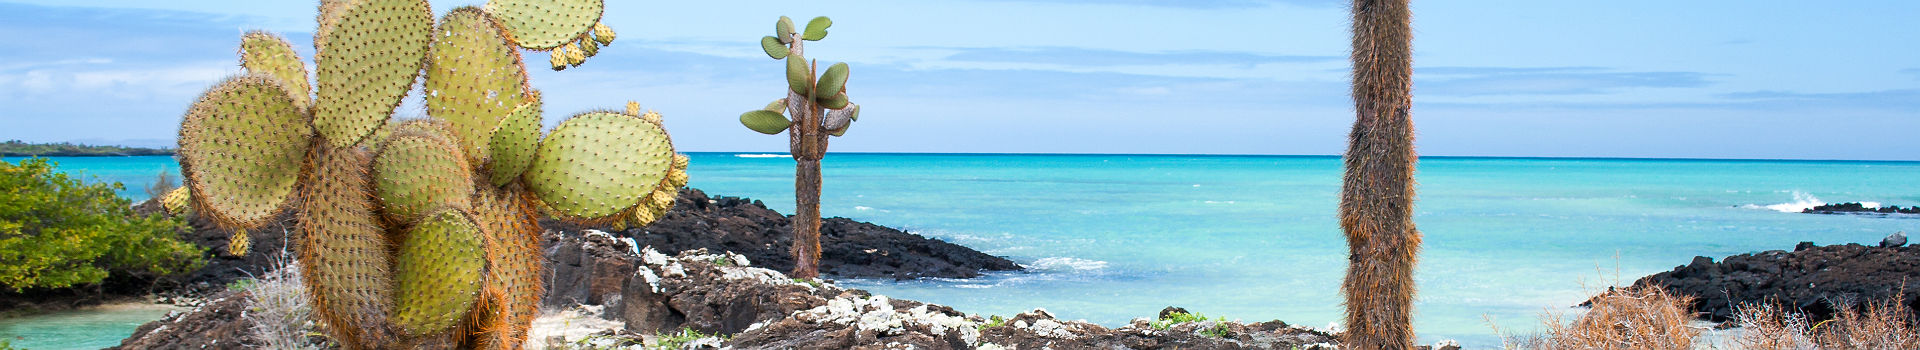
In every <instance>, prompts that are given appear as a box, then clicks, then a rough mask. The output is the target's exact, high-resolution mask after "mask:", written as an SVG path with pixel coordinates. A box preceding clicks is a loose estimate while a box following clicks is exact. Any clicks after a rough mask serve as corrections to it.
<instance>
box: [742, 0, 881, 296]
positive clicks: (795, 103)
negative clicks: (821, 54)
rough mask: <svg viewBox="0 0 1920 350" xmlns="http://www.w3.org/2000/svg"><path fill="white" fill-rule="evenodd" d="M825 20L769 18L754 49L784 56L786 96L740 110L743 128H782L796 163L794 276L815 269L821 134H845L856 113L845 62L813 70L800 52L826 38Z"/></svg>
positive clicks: (823, 138) (771, 130)
mask: <svg viewBox="0 0 1920 350" xmlns="http://www.w3.org/2000/svg"><path fill="white" fill-rule="evenodd" d="M831 26H833V20H831V19H827V18H826V17H814V18H813V20H811V21H807V27H806V29H805V30H803V31H800V32H795V31H794V28H793V20H792V19H789V18H787V17H786V16H781V17H780V20H779V21H777V22H774V26H773V28H774V29H773V31H774V32H773V35H769V36H766V37H762V38H760V49H762V50H765V51H766V53H767V57H771V58H773V59H776V60H780V59H784V60H786V61H787V62H786V65H787V91H786V93H787V94H786V98H781V99H778V100H774V101H773V103H770V104H767V107H766V108H762V109H756V110H752V111H748V112H746V113H742V114H740V124H742V125H746V127H747V129H751V130H753V131H755V132H759V133H762V134H768V135H773V134H779V133H780V132H781V131H786V132H787V135H788V137H789V138H790V140H791V142H789V144H790V145H791V147H792V150H791V152H792V154H793V160H794V161H795V163H796V167H797V168H796V169H795V171H794V200H795V202H796V204H797V205H795V206H794V207H795V208H794V215H793V235H794V239H793V248H792V249H793V256H794V260H795V261H794V270H793V273H792V274H791V275H793V276H794V277H796V278H813V277H818V276H819V275H820V271H819V263H820V158H822V157H825V156H826V154H827V137H828V136H841V135H845V134H846V133H847V128H848V127H850V126H852V125H853V121H855V120H859V119H860V105H858V104H854V103H853V102H851V101H849V100H848V99H847V76H848V74H850V72H849V71H848V70H849V69H848V68H847V64H846V63H835V64H833V65H831V66H828V67H827V68H826V69H825V71H824V72H819V69H818V68H819V67H818V65H817V64H815V63H814V62H810V61H807V58H806V55H805V51H806V50H805V47H804V46H805V45H804V44H803V43H804V42H806V41H820V40H821V39H826V38H827V27H831ZM816 72H817V74H816ZM816 77H818V78H816ZM789 117H791V118H789Z"/></svg>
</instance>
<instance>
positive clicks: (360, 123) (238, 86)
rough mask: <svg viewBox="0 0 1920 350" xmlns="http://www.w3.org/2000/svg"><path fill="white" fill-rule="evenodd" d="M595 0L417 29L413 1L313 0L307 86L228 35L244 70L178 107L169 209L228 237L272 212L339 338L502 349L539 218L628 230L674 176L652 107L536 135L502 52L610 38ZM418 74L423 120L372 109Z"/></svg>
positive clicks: (530, 297)
mask: <svg viewBox="0 0 1920 350" xmlns="http://www.w3.org/2000/svg"><path fill="white" fill-rule="evenodd" d="M502 2H504V3H506V4H500V3H502ZM549 5H552V6H554V7H551V8H549V7H547V6H549ZM602 6H603V4H602V3H601V0H568V1H511V0H496V1H495V3H490V4H489V5H488V8H489V9H499V10H482V9H480V8H475V7H465V8H459V9H454V10H453V11H451V12H449V13H448V14H447V15H446V16H445V17H443V18H442V19H441V20H440V21H439V22H438V24H437V25H436V24H435V22H434V19H433V18H432V16H431V14H432V11H431V9H429V8H428V6H427V3H426V1H424V0H323V1H322V2H321V4H320V16H319V29H318V30H316V35H315V38H314V45H315V49H316V51H315V53H316V54H315V57H314V67H316V72H315V75H314V76H315V78H316V79H315V80H314V83H313V84H311V85H310V84H308V82H309V80H308V76H307V72H306V71H305V67H306V65H304V64H302V62H301V61H300V58H299V57H298V56H296V55H295V53H294V51H293V50H292V49H291V45H289V44H287V42H286V40H284V39H281V38H279V37H277V36H274V35H272V34H267V33H264V32H250V33H247V34H246V35H245V36H243V37H242V40H241V52H240V57H241V62H242V66H243V67H245V68H246V71H247V73H248V74H247V75H244V76H240V77H235V78H230V79H227V80H226V81H223V82H221V83H220V84H218V85H216V86H214V87H213V88H211V89H209V90H208V91H207V92H206V93H205V94H204V95H203V96H202V97H201V98H200V99H199V100H198V101H196V102H195V103H194V105H193V107H191V108H190V109H189V111H188V113H187V115H186V116H185V117H184V118H183V120H182V121H181V131H180V135H181V136H180V146H181V147H180V159H181V167H182V168H183V172H185V173H186V174H187V179H188V181H187V186H186V187H185V189H186V190H185V191H184V192H178V193H179V194H169V195H167V196H166V197H167V198H166V199H165V200H166V201H167V202H168V203H169V204H168V207H169V208H170V209H169V210H173V211H179V210H182V209H179V208H180V207H189V206H190V207H191V208H192V209H193V212H195V213H198V214H201V215H208V216H209V217H210V218H213V219H214V221H215V222H217V223H219V224H220V225H221V226H223V227H225V228H228V229H232V230H234V231H235V232H245V230H246V229H250V228H255V227H258V226H259V225H261V224H263V223H264V222H265V221H266V220H267V219H268V218H272V217H273V216H274V215H277V214H278V213H280V212H282V211H284V210H287V209H289V207H291V210H294V211H295V212H296V214H297V216H298V218H299V221H300V224H301V225H300V226H301V232H300V235H299V236H298V243H297V246H298V248H299V254H300V263H301V265H302V268H303V269H304V270H305V271H304V274H303V275H304V276H305V279H306V284H307V288H308V290H309V291H308V292H309V296H310V297H311V298H312V300H313V306H314V312H315V314H316V315H317V316H318V318H319V319H320V320H321V322H322V323H324V324H325V325H326V327H325V328H326V330H327V332H328V334H329V335H330V336H331V337H332V338H333V340H334V341H336V342H338V343H340V344H341V345H342V346H343V347H345V348H349V349H368V348H414V347H437V346H450V345H452V346H459V347H462V348H488V349H516V348H519V347H520V346H521V345H522V344H523V343H524V342H525V339H526V332H527V326H528V324H529V323H530V322H532V320H533V316H534V314H535V313H536V312H537V304H538V302H539V298H540V294H541V293H542V292H543V287H542V286H541V282H540V274H541V272H540V268H541V267H540V260H539V253H538V250H539V243H540V238H539V234H540V232H541V229H540V226H539V223H538V218H539V216H540V215H552V216H556V217H560V218H562V219H566V220H569V221H576V222H587V223H601V222H610V221H611V222H620V223H623V224H634V225H645V224H648V223H650V222H651V221H652V218H655V217H658V216H659V214H660V213H662V212H664V211H666V210H667V209H668V208H671V207H672V205H673V202H672V200H671V198H672V197H671V195H666V197H665V198H667V200H665V201H662V200H661V199H660V198H662V196H663V193H676V192H677V191H678V188H679V186H682V185H685V183H686V172H685V169H686V166H687V163H686V158H685V157H684V156H680V155H678V154H676V153H674V150H673V144H672V140H671V139H670V138H669V137H668V136H667V134H666V130H665V129H664V128H663V127H661V125H660V123H661V122H660V117H659V114H657V113H651V112H649V113H647V114H646V115H644V116H643V115H641V114H640V113H639V112H638V111H634V112H629V113H616V112H592V113H585V114H582V115H581V116H579V117H575V118H572V119H569V120H567V121H566V122H564V123H562V124H561V125H562V128H561V129H557V130H555V135H554V136H553V137H548V138H547V140H546V141H543V140H542V139H541V133H540V113H541V111H540V102H539V99H540V97H539V94H538V93H537V92H535V91H534V90H532V88H531V87H530V86H528V84H527V82H526V75H527V74H526V71H525V68H524V65H523V64H522V62H521V57H520V54H519V52H518V50H519V49H523V48H525V49H539V47H530V46H527V45H528V43H529V42H531V40H535V39H542V38H546V39H551V40H561V39H565V40H569V41H571V42H573V44H572V45H575V46H576V47H578V46H579V45H580V42H581V41H585V42H589V43H592V44H594V45H602V44H606V43H608V42H611V41H612V36H613V32H612V30H611V29H608V28H606V27H605V26H604V25H600V24H598V21H599V18H600V10H599V9H600V8H601V7H602ZM496 11H498V12H496ZM541 11H547V12H541ZM543 16H551V17H553V18H546V17H543ZM502 17H510V18H508V19H510V21H508V22H511V23H517V24H514V25H503V24H501V22H502V20H500V19H499V18H502ZM514 21H517V22H514ZM527 25H534V26H535V27H527ZM555 33H558V34H557V35H560V39H552V38H548V37H543V36H542V35H550V34H555ZM566 43H567V41H562V42H560V44H566ZM556 45H558V44H556ZM548 48H550V47H548ZM597 49H598V46H594V47H593V48H591V49H584V48H583V49H582V51H583V52H591V51H596V50H597ZM575 64H577V63H575ZM423 70H424V71H425V73H424V74H425V75H426V78H425V81H426V82H425V85H424V90H425V91H426V94H427V96H426V99H427V105H428V115H429V116H430V117H431V118H429V119H423V120H410V121H405V122H398V123H395V122H391V121H390V119H391V116H392V114H393V110H394V108H395V107H396V106H398V104H399V103H400V100H401V99H402V98H404V97H405V95H406V93H407V91H408V90H409V89H410V88H411V87H412V84H413V82H414V81H415V80H417V79H418V78H419V77H420V76H421V74H423V73H422V71H423ZM312 89H318V93H317V94H314V93H313V92H312ZM309 96H317V97H315V98H311V99H309ZM609 146H611V147H609ZM292 198H300V200H291V199H292ZM289 203H292V205H289ZM542 208H544V209H546V210H548V211H549V212H545V213H543V212H542ZM232 242H233V243H232V244H233V245H234V247H236V248H234V249H235V250H239V251H244V250H245V248H244V247H245V245H246V244H245V238H244V237H243V236H240V234H236V237H234V238H233V239H232Z"/></svg>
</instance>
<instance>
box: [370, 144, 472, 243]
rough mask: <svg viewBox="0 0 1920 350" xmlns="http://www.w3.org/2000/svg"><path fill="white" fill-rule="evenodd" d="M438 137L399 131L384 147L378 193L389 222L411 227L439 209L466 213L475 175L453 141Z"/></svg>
mask: <svg viewBox="0 0 1920 350" xmlns="http://www.w3.org/2000/svg"><path fill="white" fill-rule="evenodd" d="M424 122H425V121H420V123H424ZM408 124H416V123H412V122H410V123H408ZM436 131H437V130H434V128H432V127H417V128H414V129H411V130H410V129H409V128H406V127H401V128H398V129H396V130H395V131H394V135H393V138H391V139H388V140H387V142H386V144H385V145H383V146H380V155H379V156H378V157H377V158H375V159H374V164H373V170H374V181H375V187H374V188H375V190H376V193H377V194H378V195H379V197H380V202H381V203H383V204H385V205H386V206H385V209H386V210H383V212H385V213H386V217H387V220H390V221H389V222H393V223H411V222H414V221H415V220H419V219H420V218H422V217H424V216H425V215H427V214H430V213H432V211H433V210H435V209H436V208H441V207H449V208H455V209H461V210H464V209H467V208H468V203H469V202H470V199H469V198H468V197H471V196H473V179H472V178H471V176H472V174H473V171H472V170H468V168H467V161H466V159H465V158H464V157H462V156H461V155H460V150H459V149H457V148H456V147H457V146H455V145H454V143H453V141H452V140H450V139H449V138H448V137H447V136H446V135H445V134H443V133H438V132H436Z"/></svg>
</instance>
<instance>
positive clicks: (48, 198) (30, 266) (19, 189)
mask: <svg viewBox="0 0 1920 350" xmlns="http://www.w3.org/2000/svg"><path fill="white" fill-rule="evenodd" d="M122 188H124V187H123V186H122V185H121V184H119V183H113V184H91V185H88V184H82V183H81V182H80V181H79V180H77V179H74V178H72V177H69V176H67V174H65V173H56V172H53V165H52V164H50V163H49V162H48V161H47V159H46V158H29V159H25V160H21V161H20V163H19V164H13V163H7V162H0V287H5V288H7V289H12V290H13V291H15V292H19V291H22V290H26V289H38V288H63V287H70V286H74V285H84V284H93V283H99V282H100V281H101V280H104V279H106V278H107V276H108V275H110V274H111V275H119V276H132V277H151V276H158V275H166V274H172V273H179V272H186V271H192V270H193V269H196V268H199V267H200V266H201V264H203V262H202V261H201V259H200V249H199V248H198V247H195V246H194V245H193V244H189V243H186V242H182V241H180V240H179V238H178V232H179V230H181V229H183V228H185V227H186V223H185V222H184V221H182V220H181V219H179V218H169V217H165V216H160V215H151V216H146V217H138V216H134V215H133V209H132V205H131V203H130V202H129V201H128V200H127V199H125V198H120V197H119V196H116V195H114V193H115V192H117V191H119V190H120V189H122Z"/></svg>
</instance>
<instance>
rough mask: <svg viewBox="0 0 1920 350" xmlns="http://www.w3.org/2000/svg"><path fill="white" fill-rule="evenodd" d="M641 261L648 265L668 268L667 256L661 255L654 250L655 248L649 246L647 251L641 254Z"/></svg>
mask: <svg viewBox="0 0 1920 350" xmlns="http://www.w3.org/2000/svg"><path fill="white" fill-rule="evenodd" d="M640 261H642V262H646V263H647V265H653V266H666V265H667V255H666V254H660V251H658V250H653V246H647V249H645V250H644V251H642V252H640Z"/></svg>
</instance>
